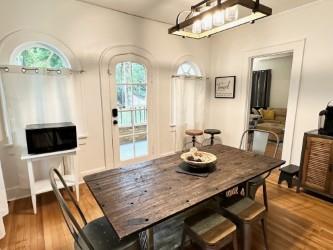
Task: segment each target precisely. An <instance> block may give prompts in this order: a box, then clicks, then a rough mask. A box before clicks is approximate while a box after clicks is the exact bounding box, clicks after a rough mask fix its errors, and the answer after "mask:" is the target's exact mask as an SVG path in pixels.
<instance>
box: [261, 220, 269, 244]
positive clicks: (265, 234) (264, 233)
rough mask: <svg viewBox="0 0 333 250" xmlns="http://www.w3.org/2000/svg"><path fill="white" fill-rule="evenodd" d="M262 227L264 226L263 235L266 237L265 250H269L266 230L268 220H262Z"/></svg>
mask: <svg viewBox="0 0 333 250" xmlns="http://www.w3.org/2000/svg"><path fill="white" fill-rule="evenodd" d="M261 225H262V231H263V235H264V242H265V249H266V250H269V248H268V240H267V232H266V231H267V229H266V219H265V218H262V219H261Z"/></svg>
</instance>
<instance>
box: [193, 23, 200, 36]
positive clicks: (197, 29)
mask: <svg viewBox="0 0 333 250" xmlns="http://www.w3.org/2000/svg"><path fill="white" fill-rule="evenodd" d="M192 33H194V34H198V33H201V21H200V20H197V21H195V22H194V23H193V25H192Z"/></svg>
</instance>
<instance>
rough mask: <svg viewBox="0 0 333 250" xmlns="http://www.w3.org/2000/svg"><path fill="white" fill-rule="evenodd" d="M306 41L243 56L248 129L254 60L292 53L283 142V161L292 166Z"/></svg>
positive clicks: (277, 46) (245, 108) (267, 48)
mask: <svg viewBox="0 0 333 250" xmlns="http://www.w3.org/2000/svg"><path fill="white" fill-rule="evenodd" d="M305 41H306V40H305V39H302V40H298V41H294V42H288V43H284V44H280V45H275V46H271V47H265V48H260V49H256V50H250V51H246V52H245V53H244V56H243V65H244V66H243V71H242V82H243V83H242V86H244V89H243V91H245V94H244V95H242V96H243V97H244V98H243V103H244V105H243V107H244V110H243V114H244V116H243V117H244V127H243V128H244V129H243V130H246V129H248V124H249V117H250V101H251V89H252V68H253V59H254V58H258V57H268V56H276V55H280V54H286V53H292V55H293V61H292V68H291V75H290V86H289V96H288V106H287V117H286V126H285V134H284V141H283V150H282V159H283V160H285V161H286V164H290V163H291V161H292V154H293V142H294V139H295V135H294V132H295V122H296V115H297V105H298V98H299V92H300V86H301V76H302V68H303V56H304V48H305Z"/></svg>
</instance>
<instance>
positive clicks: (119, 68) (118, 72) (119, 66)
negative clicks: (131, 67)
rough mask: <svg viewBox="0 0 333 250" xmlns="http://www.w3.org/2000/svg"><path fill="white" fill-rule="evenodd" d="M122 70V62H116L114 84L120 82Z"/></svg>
mask: <svg viewBox="0 0 333 250" xmlns="http://www.w3.org/2000/svg"><path fill="white" fill-rule="evenodd" d="M122 71H123V64H122V63H118V64H117V65H116V84H121V83H122Z"/></svg>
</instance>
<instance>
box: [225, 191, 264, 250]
mask: <svg viewBox="0 0 333 250" xmlns="http://www.w3.org/2000/svg"><path fill="white" fill-rule="evenodd" d="M221 209H222V214H223V215H224V216H225V217H227V218H228V219H230V220H231V221H232V222H234V223H235V224H236V225H237V227H238V228H239V229H240V230H239V239H241V249H242V250H250V249H251V229H252V224H253V223H256V222H259V221H261V224H262V230H263V235H264V242H265V248H266V249H267V250H268V241H267V233H266V208H265V206H263V205H262V204H260V203H258V202H256V201H254V200H252V199H250V198H247V197H245V198H242V199H240V200H239V201H237V202H234V203H233V204H232V205H230V206H227V207H221Z"/></svg>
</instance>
